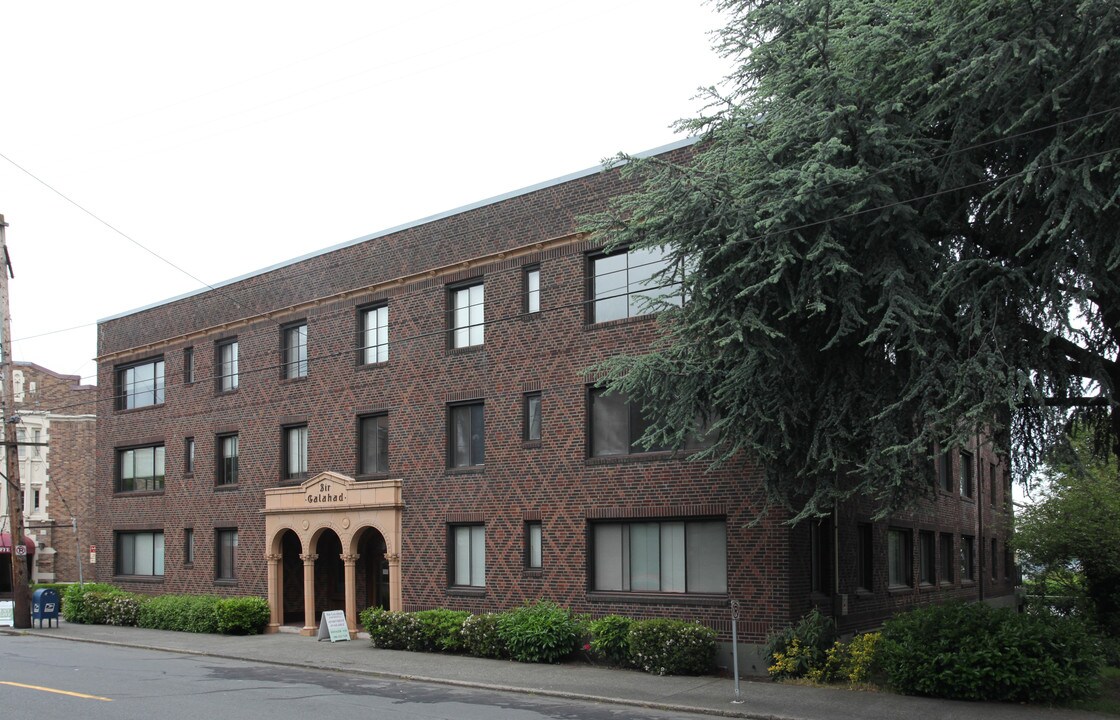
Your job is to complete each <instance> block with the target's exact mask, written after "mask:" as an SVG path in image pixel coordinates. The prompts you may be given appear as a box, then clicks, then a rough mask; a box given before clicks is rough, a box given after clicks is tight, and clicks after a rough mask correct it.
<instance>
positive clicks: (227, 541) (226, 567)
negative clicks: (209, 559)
mask: <svg viewBox="0 0 1120 720" xmlns="http://www.w3.org/2000/svg"><path fill="white" fill-rule="evenodd" d="M214 579H215V580H236V579H237V528H215V529H214Z"/></svg>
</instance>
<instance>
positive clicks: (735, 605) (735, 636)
mask: <svg viewBox="0 0 1120 720" xmlns="http://www.w3.org/2000/svg"><path fill="white" fill-rule="evenodd" d="M738 623H739V601H738V600H732V601H731V672H733V673H734V674H735V699H734V700H732V701H731V702H733V703H736V704H739V703H742V702H743V699H742V697H741V696H740V694H739V629H738V627H737V626H738Z"/></svg>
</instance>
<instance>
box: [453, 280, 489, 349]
mask: <svg viewBox="0 0 1120 720" xmlns="http://www.w3.org/2000/svg"><path fill="white" fill-rule="evenodd" d="M449 303H450V308H449V313H450V329H451V347H453V348H466V347H476V346H479V345H482V344H483V342H484V340H485V334H486V333H485V331H486V314H485V285H484V284H483V283H481V282H477V283H473V284H471V285H465V286H461V287H456V288H452V289H451V290H450V291H449Z"/></svg>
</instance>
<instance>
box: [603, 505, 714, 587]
mask: <svg viewBox="0 0 1120 720" xmlns="http://www.w3.org/2000/svg"><path fill="white" fill-rule="evenodd" d="M591 542H592V545H593V549H592V557H593V562H594V568H593V571H592V578H591V587H592V589H593V590H606V591H622V592H662V593H726V592H727V524H726V523H725V522H724V521H723V520H662V521H657V522H604V523H595V524H594V525H592V526H591Z"/></svg>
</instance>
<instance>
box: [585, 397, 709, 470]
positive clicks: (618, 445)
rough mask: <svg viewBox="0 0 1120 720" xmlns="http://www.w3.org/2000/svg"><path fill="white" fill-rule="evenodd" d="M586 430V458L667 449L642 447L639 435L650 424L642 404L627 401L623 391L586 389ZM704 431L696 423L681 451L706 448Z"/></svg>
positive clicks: (655, 446)
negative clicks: (587, 425)
mask: <svg viewBox="0 0 1120 720" xmlns="http://www.w3.org/2000/svg"><path fill="white" fill-rule="evenodd" d="M587 419H588V424H589V427H588V429H587V438H588V441H587V444H588V455H589V456H590V457H610V456H616V455H634V454H639V453H654V452H669V451H671V450H673V448H670V447H668V446H665V445H653V446H651V447H649V448H647V447H645V446H644V445H643V444H642V443H641V442H640V440H641V438H642V435H644V434H645V432H646V429H647V428H648V427H649V426H650V424H651V423H650V421H649V419H648V418H647V417H646V416H645V412H644V411H643V410H642V407H641V406H640V405H639V404H638V403H636V402H631V401H630V400H629V399H628V398H627V397H626V396H625V395H624V394H622V393H617V392H611V391H607V390H605V389H603V388H594V387H593V388H590V389H589V390H588V411H587ZM709 435H710V433H705V432H704V429H703V428H701V427H700V422H699V421H698V422H697V427H696V428H695V429H694V431H693V432H690V433H689V434H688V436H687V438H686V439H685V443H684V447H683V448H682V449H683V450H700V449H703V448H704V447H707V446H708V445H709V444H710V443H711V441H712V440H713V438H712V437H710V436H709Z"/></svg>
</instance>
